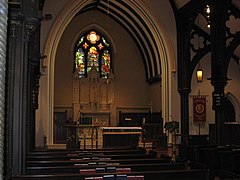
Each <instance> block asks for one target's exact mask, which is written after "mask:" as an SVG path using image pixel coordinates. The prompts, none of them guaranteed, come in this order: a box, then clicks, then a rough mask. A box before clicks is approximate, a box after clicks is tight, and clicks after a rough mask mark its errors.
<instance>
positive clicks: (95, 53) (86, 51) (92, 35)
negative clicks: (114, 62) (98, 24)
mask: <svg viewBox="0 0 240 180" xmlns="http://www.w3.org/2000/svg"><path fill="white" fill-rule="evenodd" d="M75 49H76V50H75V68H76V70H77V71H78V74H79V78H82V77H87V74H88V73H89V71H90V70H91V69H92V67H96V69H97V71H98V72H99V74H100V77H101V78H107V77H108V74H109V72H110V69H111V55H110V52H111V49H110V45H109V43H108V42H107V41H106V39H105V38H104V37H102V36H101V35H99V33H97V32H95V31H93V30H91V31H89V32H87V33H86V34H85V35H83V36H82V37H81V38H80V40H79V41H78V42H77V45H76V47H75Z"/></svg>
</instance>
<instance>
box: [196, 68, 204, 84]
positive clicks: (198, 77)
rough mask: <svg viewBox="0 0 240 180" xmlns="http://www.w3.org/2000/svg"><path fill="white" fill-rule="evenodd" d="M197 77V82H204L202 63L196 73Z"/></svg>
mask: <svg viewBox="0 0 240 180" xmlns="http://www.w3.org/2000/svg"><path fill="white" fill-rule="evenodd" d="M196 77H197V82H202V81H203V70H202V68H201V66H200V63H199V64H198V68H197V71H196Z"/></svg>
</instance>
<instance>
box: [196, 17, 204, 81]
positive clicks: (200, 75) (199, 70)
mask: <svg viewBox="0 0 240 180" xmlns="http://www.w3.org/2000/svg"><path fill="white" fill-rule="evenodd" d="M197 23H198V27H199V15H198V17H197ZM199 36H200V35H199V34H198V37H197V43H198V51H200V48H201V47H200V42H199ZM196 78H197V82H202V81H203V70H202V68H201V66H200V62H199V63H198V68H197V71H196Z"/></svg>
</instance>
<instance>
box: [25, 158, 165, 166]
mask: <svg viewBox="0 0 240 180" xmlns="http://www.w3.org/2000/svg"><path fill="white" fill-rule="evenodd" d="M101 162H106V163H119V164H129V163H131V164H141V163H167V162H169V159H166V158H161V159H157V158H139V159H114V160H112V159H110V158H106V159H96V160H95V159H90V160H62V161H60V160H52V161H51V160H50V161H36V160H35V161H26V167H30V166H35V167H47V166H69V165H70V166H73V165H75V164H87V163H101Z"/></svg>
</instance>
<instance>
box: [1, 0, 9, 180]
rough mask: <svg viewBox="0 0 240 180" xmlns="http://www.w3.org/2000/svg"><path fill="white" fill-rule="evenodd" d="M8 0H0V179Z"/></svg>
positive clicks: (2, 148)
mask: <svg viewBox="0 0 240 180" xmlns="http://www.w3.org/2000/svg"><path fill="white" fill-rule="evenodd" d="M7 18H8V1H7V0H0V27H1V28H0V52H1V53H0V180H2V179H3V165H4V159H3V155H4V109H5V70H6V47H7V46H6V45H7V41H6V40H7Z"/></svg>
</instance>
